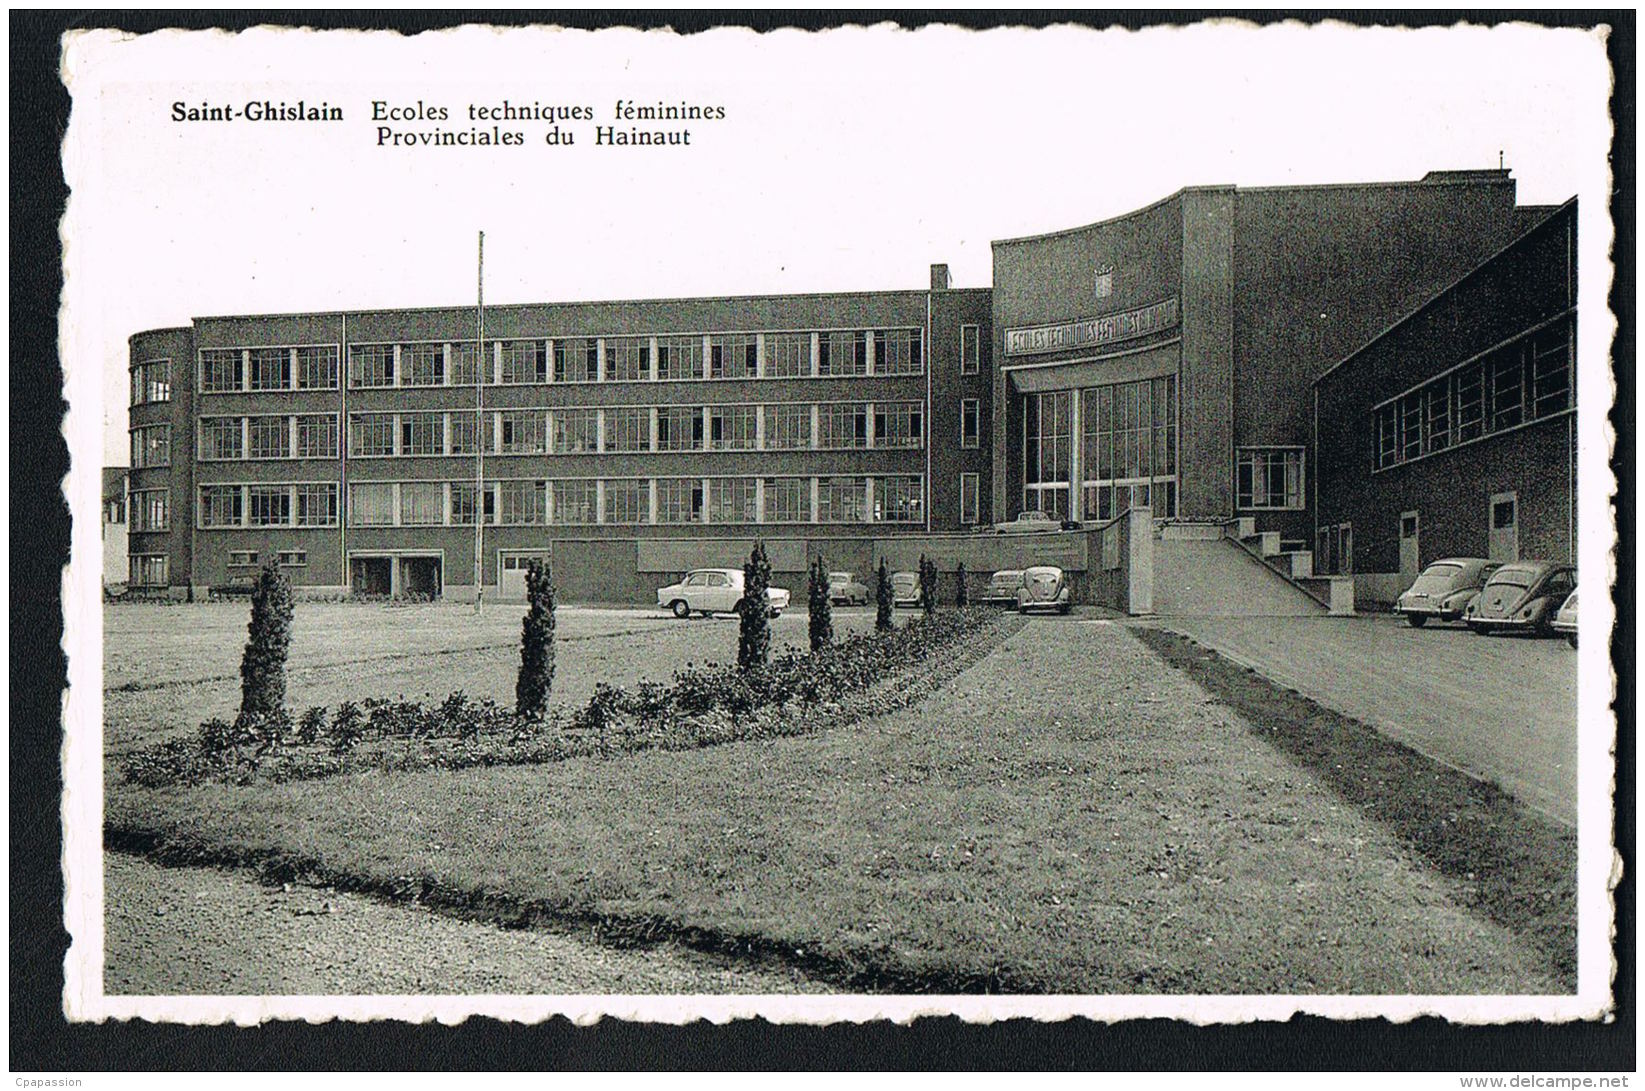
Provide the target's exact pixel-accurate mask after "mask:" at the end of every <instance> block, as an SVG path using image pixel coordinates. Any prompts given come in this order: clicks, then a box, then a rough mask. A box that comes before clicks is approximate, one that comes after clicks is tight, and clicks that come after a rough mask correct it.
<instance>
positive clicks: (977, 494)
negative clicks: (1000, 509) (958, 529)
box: [960, 474, 982, 526]
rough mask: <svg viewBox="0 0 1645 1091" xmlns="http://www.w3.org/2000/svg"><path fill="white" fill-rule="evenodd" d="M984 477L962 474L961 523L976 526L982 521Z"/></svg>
mask: <svg viewBox="0 0 1645 1091" xmlns="http://www.w3.org/2000/svg"><path fill="white" fill-rule="evenodd" d="M981 496H982V475H981V474H960V522H961V523H962V524H964V525H965V526H975V525H976V524H977V523H978V522H979V521H980V520H981V511H980V504H981Z"/></svg>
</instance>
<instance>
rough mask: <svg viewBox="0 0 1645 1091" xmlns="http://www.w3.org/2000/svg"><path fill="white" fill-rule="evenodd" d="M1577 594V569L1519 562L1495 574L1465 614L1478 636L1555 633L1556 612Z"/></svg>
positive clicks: (1463, 618) (1467, 621)
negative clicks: (1506, 631) (1570, 596)
mask: <svg viewBox="0 0 1645 1091" xmlns="http://www.w3.org/2000/svg"><path fill="white" fill-rule="evenodd" d="M1574 590H1576V569H1575V568H1573V567H1572V566H1571V565H1568V564H1560V563H1559V562H1557V561H1515V562H1514V563H1513V564H1505V565H1503V566H1502V567H1501V568H1499V569H1497V570H1496V571H1495V572H1493V573H1492V574H1491V578H1490V579H1488V580H1486V581H1485V586H1484V587H1482V588H1481V589H1480V592H1479V595H1478V596H1477V597H1475V598H1474V600H1473V601H1472V602H1470V603H1469V604H1468V606H1467V608H1466V609H1465V610H1463V612H1462V620H1463V622H1464V623H1465V624H1466V625H1467V626H1468V628H1470V629H1472V630H1473V631H1474V632H1476V633H1490V632H1496V631H1498V630H1512V631H1519V632H1532V633H1536V634H1538V635H1539V636H1546V635H1548V634H1550V633H1552V632H1553V621H1554V612H1555V611H1557V610H1558V609H1559V607H1560V604H1561V603H1563V602H1564V601H1565V599H1566V597H1567V596H1568V595H1570V593H1571V592H1572V591H1574Z"/></svg>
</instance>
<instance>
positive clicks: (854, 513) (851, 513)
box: [817, 477, 868, 523]
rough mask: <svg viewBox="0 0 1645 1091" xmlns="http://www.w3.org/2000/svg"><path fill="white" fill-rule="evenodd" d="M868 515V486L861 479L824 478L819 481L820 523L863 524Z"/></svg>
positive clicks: (818, 512) (818, 509)
mask: <svg viewBox="0 0 1645 1091" xmlns="http://www.w3.org/2000/svg"><path fill="white" fill-rule="evenodd" d="M867 515H868V485H867V482H866V481H864V480H863V479H862V478H860V477H824V478H820V479H818V481H817V521H818V522H819V523H863V522H867Z"/></svg>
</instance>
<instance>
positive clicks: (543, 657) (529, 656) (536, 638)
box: [514, 559, 554, 720]
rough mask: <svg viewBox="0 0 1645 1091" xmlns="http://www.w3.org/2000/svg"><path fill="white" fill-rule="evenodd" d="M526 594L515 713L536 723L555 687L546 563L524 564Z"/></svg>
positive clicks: (549, 580)
mask: <svg viewBox="0 0 1645 1091" xmlns="http://www.w3.org/2000/svg"><path fill="white" fill-rule="evenodd" d="M525 594H526V603H527V606H526V612H525V619H524V620H523V621H522V622H521V623H520V674H519V677H518V678H517V679H516V680H515V682H514V711H515V713H516V714H517V715H518V716H519V717H520V718H521V719H532V720H539V719H541V718H542V716H543V713H545V712H547V711H548V694H549V691H550V690H552V689H553V688H554V572H553V569H552V568H550V567H549V565H548V564H547V563H546V562H544V561H540V560H535V559H533V560H532V561H530V562H529V563H528V564H527V565H526V570H525Z"/></svg>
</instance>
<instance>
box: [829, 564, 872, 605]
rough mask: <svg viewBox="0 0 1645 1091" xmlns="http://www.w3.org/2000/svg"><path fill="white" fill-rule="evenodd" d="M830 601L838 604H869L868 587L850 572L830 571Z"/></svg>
mask: <svg viewBox="0 0 1645 1091" xmlns="http://www.w3.org/2000/svg"><path fill="white" fill-rule="evenodd" d="M828 601H829V602H832V603H833V604H834V605H836V606H867V605H868V588H867V587H866V586H865V585H863V584H860V583H858V582H857V579H856V577H855V576H853V575H852V574H851V573H849V572H830V573H829V574H828Z"/></svg>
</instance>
